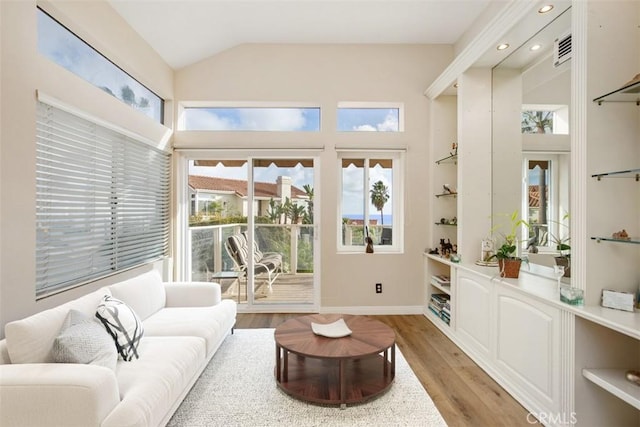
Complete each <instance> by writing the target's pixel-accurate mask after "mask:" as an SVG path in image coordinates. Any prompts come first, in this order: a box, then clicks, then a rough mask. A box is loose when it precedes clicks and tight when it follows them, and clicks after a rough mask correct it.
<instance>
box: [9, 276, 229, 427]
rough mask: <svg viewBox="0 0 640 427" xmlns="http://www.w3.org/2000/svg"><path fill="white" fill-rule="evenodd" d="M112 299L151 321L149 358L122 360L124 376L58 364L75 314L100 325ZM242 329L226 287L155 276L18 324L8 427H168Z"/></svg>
mask: <svg viewBox="0 0 640 427" xmlns="http://www.w3.org/2000/svg"><path fill="white" fill-rule="evenodd" d="M105 295H111V296H112V297H113V298H117V299H118V300H120V301H122V302H124V303H125V304H126V305H128V306H129V307H130V308H131V309H132V310H133V311H134V312H135V313H136V314H137V316H138V317H139V319H140V320H141V321H142V325H143V328H144V332H143V335H142V338H141V339H140V340H139V345H138V347H137V354H138V355H139V358H137V359H133V360H132V361H124V360H122V359H118V360H117V363H115V359H114V363H115V369H111V368H110V367H105V366H99V365H95V364H82V363H54V362H53V360H52V353H53V350H52V349H53V346H54V341H56V337H58V336H59V334H60V331H61V328H62V326H63V324H64V323H65V319H67V315H68V313H69V310H72V309H73V310H77V311H79V312H81V313H83V314H85V315H86V316H87V317H90V318H92V319H93V318H95V317H94V316H95V313H96V307H97V306H98V304H99V303H100V302H101V301H102V300H103V298H104V296H105ZM235 319H236V303H235V302H234V301H231V300H222V299H221V292H220V286H219V285H218V284H216V283H163V282H162V281H161V278H160V275H159V274H158V273H157V272H155V271H151V272H147V273H143V274H141V275H139V276H138V277H135V278H133V279H128V280H126V281H123V282H120V283H117V284H114V285H112V286H108V287H104V288H102V289H100V290H98V291H95V292H92V293H90V294H88V295H85V296H83V297H81V298H78V299H76V300H73V301H70V302H68V303H65V304H63V305H60V306H58V307H55V308H53V309H49V310H45V311H42V312H40V313H37V314H34V315H32V316H30V317H27V318H25V319H22V320H18V321H14V322H10V323H8V324H7V325H6V326H5V339H4V340H2V341H0V425H1V426H12V427H13V426H29V427H35V426H64V427H72V426H82V427H89V426H102V427H110V426H117V427H126V426H140V427H142V426H163V425H165V424H166V423H167V422H168V421H169V419H170V418H171V416H172V415H173V413H174V412H175V410H176V409H177V408H178V406H179V405H180V403H181V402H182V400H183V399H184V397H185V395H186V394H187V393H188V391H189V390H190V389H191V387H192V386H193V384H194V383H195V382H196V380H197V379H198V377H199V376H200V374H201V373H202V371H203V369H204V368H205V367H206V365H207V363H208V362H209V360H210V359H211V357H212V356H213V355H214V353H215V352H216V350H217V349H218V347H219V346H220V344H221V343H222V341H223V340H224V339H225V337H226V336H227V335H228V334H229V333H232V332H233V326H234V324H235ZM100 326H101V327H102V325H100ZM100 332H101V331H100ZM56 342H57V341H56ZM114 347H115V343H114Z"/></svg>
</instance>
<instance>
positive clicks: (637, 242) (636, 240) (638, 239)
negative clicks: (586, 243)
mask: <svg viewBox="0 0 640 427" xmlns="http://www.w3.org/2000/svg"><path fill="white" fill-rule="evenodd" d="M591 240H595V241H597V242H598V243H600V242H615V243H630V244H632V245H640V237H632V238H630V239H628V240H625V239H614V238H613V237H597V236H595V237H591Z"/></svg>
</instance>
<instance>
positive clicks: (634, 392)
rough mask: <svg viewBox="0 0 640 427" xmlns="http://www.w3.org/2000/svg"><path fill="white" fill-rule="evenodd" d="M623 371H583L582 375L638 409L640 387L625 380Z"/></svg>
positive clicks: (639, 405) (639, 404)
mask: <svg viewBox="0 0 640 427" xmlns="http://www.w3.org/2000/svg"><path fill="white" fill-rule="evenodd" d="M625 374H626V371H625V370H624V369H583V370H582V375H583V376H584V377H585V378H586V379H588V380H589V381H591V382H592V383H594V384H597V385H598V386H600V387H602V388H603V389H604V390H606V391H608V392H609V393H611V394H613V395H614V396H616V397H618V398H620V399H622V400H624V401H625V402H627V403H628V404H629V405H631V406H633V407H634V408H636V409H640V387H638V386H637V385H636V384H634V383H632V382H630V381H628V380H627V379H626V378H625Z"/></svg>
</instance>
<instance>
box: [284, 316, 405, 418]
mask: <svg viewBox="0 0 640 427" xmlns="http://www.w3.org/2000/svg"><path fill="white" fill-rule="evenodd" d="M340 318H342V319H344V321H345V323H346V324H347V326H348V327H349V329H351V331H352V334H351V335H349V336H346V337H342V338H327V337H324V336H319V335H316V334H314V333H313V331H312V330H311V323H312V322H313V323H323V324H326V323H332V322H334V321H336V320H338V319H340ZM275 342H276V369H275V376H276V383H277V384H278V387H280V388H281V389H282V390H283V391H284V392H285V393H287V394H289V395H291V396H293V397H296V398H298V399H301V400H305V401H308V402H313V403H322V404H339V405H340V406H341V407H342V408H345V407H346V405H347V404H349V403H359V402H364V401H366V400H368V399H371V398H372V397H374V396H377V395H379V394H380V393H382V392H384V391H386V390H387V389H388V388H389V386H391V383H392V382H393V378H394V377H395V363H396V353H395V351H396V347H395V342H396V335H395V333H394V332H393V330H392V329H391V328H390V327H388V326H387V325H385V324H384V323H382V322H380V321H378V320H374V319H371V318H368V317H366V316H352V315H346V314H345V315H342V314H313V315H310V316H302V317H296V318H293V319H289V320H287V321H286V322H284V323H282V324H281V325H280V326H278V327H277V328H276V331H275Z"/></svg>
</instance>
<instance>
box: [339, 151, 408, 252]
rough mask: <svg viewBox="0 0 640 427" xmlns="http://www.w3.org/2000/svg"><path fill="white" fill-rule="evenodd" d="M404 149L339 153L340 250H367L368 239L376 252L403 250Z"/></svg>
mask: <svg viewBox="0 0 640 427" xmlns="http://www.w3.org/2000/svg"><path fill="white" fill-rule="evenodd" d="M402 157H403V156H402V153H401V152H384V153H368V154H367V153H351V152H343V153H340V171H341V173H340V189H341V191H340V221H341V223H342V227H339V232H340V234H341V235H340V236H339V239H338V241H339V249H340V250H342V251H347V252H348V251H354V252H359V251H363V250H364V246H365V245H366V238H367V237H369V238H371V240H372V241H373V244H374V247H377V249H376V252H397V251H399V250H401V236H402V225H401V224H402V182H401V179H400V176H401V174H400V171H401V168H402V166H401V165H402Z"/></svg>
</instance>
